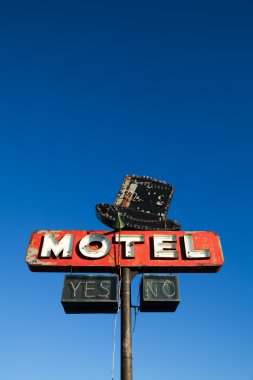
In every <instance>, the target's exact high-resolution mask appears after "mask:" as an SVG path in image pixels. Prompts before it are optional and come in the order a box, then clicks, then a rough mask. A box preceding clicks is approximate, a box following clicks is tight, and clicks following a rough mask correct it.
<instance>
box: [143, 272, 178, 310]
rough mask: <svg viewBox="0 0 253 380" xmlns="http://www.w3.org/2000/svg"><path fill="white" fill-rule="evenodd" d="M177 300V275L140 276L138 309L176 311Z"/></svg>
mask: <svg viewBox="0 0 253 380" xmlns="http://www.w3.org/2000/svg"><path fill="white" fill-rule="evenodd" d="M179 302H180V296H179V286H178V277H177V276H168V275H167V276H165V275H159V276H158V275H146V274H144V275H143V276H142V283H141V299H140V311H176V308H177V307H178V304H179Z"/></svg>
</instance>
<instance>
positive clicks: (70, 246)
mask: <svg viewBox="0 0 253 380" xmlns="http://www.w3.org/2000/svg"><path fill="white" fill-rule="evenodd" d="M126 232H127V234H126V233H124V232H123V231H122V232H121V233H117V232H115V231H100V230H99V231H73V230H68V231H51V230H48V231H45V230H43V231H38V232H34V233H33V234H32V236H31V240H30V243H29V247H28V251H27V256H26V261H27V264H28V265H29V268H30V269H31V270H32V271H41V272H42V271H65V272H69V271H74V272H84V271H85V272H94V271H97V272H112V273H116V272H117V268H118V267H129V268H132V270H133V269H135V270H136V271H140V272H151V273H152V272H158V273H159V272H167V273H168V272H169V273H171V272H217V271H218V270H219V269H220V267H221V266H222V265H223V262H224V259H223V253H222V248H221V243H220V238H219V236H218V235H217V234H216V233H214V232H207V231H188V232H186V231H170V232H169V231H126ZM186 249H187V250H186ZM188 249H194V250H193V251H192V252H190V251H188Z"/></svg>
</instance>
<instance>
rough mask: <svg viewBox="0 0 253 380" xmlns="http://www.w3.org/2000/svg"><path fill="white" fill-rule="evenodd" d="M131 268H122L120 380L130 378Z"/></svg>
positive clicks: (131, 373) (131, 376)
mask: <svg viewBox="0 0 253 380" xmlns="http://www.w3.org/2000/svg"><path fill="white" fill-rule="evenodd" d="M132 379H133V368H132V322H131V270H130V269H129V268H122V281H121V380H132Z"/></svg>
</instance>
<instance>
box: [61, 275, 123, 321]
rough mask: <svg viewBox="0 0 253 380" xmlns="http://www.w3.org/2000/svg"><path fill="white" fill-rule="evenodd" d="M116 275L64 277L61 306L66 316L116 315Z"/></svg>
mask: <svg viewBox="0 0 253 380" xmlns="http://www.w3.org/2000/svg"><path fill="white" fill-rule="evenodd" d="M118 298H119V295H118V276H117V275H82V276H80V275H70V276H65V280H64V286H63V291H62V300H61V302H62V306H63V308H64V310H65V312H66V313H67V314H77V313H78V314H80V313H83V314H86V313H116V312H117V310H118Z"/></svg>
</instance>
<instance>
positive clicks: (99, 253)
mask: <svg viewBox="0 0 253 380" xmlns="http://www.w3.org/2000/svg"><path fill="white" fill-rule="evenodd" d="M94 242H98V243H101V244H102V247H100V248H97V249H91V248H90V247H89V245H90V244H91V243H94ZM110 249H111V242H110V240H109V239H108V238H107V237H105V236H103V235H99V234H93V235H87V236H85V237H84V238H83V239H82V240H80V242H79V251H80V253H81V254H82V255H83V256H86V257H89V258H91V259H100V258H101V257H104V256H105V255H107V253H108V252H110Z"/></svg>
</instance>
